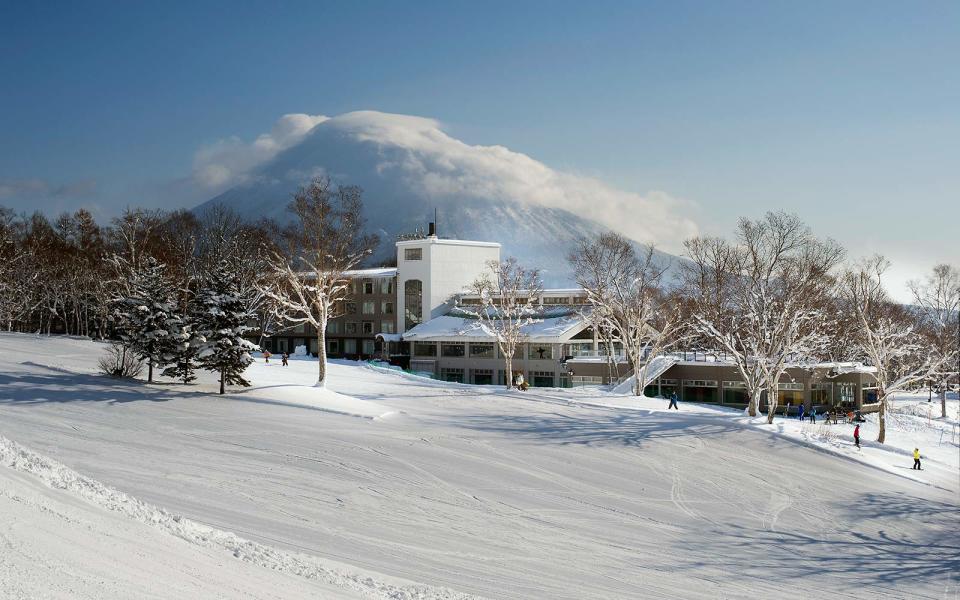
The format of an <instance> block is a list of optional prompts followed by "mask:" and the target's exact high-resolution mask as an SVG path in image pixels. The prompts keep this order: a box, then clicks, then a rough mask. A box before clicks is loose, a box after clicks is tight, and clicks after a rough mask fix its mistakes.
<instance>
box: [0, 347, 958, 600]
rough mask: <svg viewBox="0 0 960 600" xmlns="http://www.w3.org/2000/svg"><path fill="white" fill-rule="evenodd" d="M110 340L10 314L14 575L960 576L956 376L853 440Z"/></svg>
mask: <svg viewBox="0 0 960 600" xmlns="http://www.w3.org/2000/svg"><path fill="white" fill-rule="evenodd" d="M102 348H103V346H102V345H101V344H98V343H95V342H89V341H83V340H72V339H63V338H43V337H40V338H38V337H35V336H28V335H16V334H0V436H2V438H0V463H2V465H0V596H3V595H5V596H9V597H28V598H34V597H57V598H59V597H62V598H75V597H76V598H98V597H158V598H182V597H250V598H291V597H334V598H335V597H367V598H378V597H392V598H404V597H407V598H417V597H419V598H454V597H460V596H461V595H478V596H484V597H491V598H676V597H684V598H717V597H727V598H740V597H743V598H746V597H750V598H757V597H771V598H773V597H775V598H828V597H829V598H867V597H889V598H954V597H956V596H957V591H958V588H957V580H956V577H957V572H958V571H960V542H958V541H957V531H958V529H960V512H958V511H960V503H958V485H960V484H958V471H960V468H958V455H960V449H958V446H957V439H956V436H953V437H951V435H952V432H953V431H954V428H955V427H956V419H957V408H958V407H957V401H956V400H955V399H952V400H951V403H950V409H951V410H952V411H953V412H952V413H951V415H952V417H951V418H949V419H947V420H942V419H937V418H934V417H936V416H937V415H938V414H939V412H938V409H939V405H938V404H937V401H936V399H934V402H933V403H931V404H933V405H935V406H933V413H932V416H927V414H926V412H925V410H926V407H927V406H929V405H928V403H926V402H925V399H926V398H925V397H923V398H904V399H901V400H898V401H897V402H896V403H897V410H898V413H897V414H895V415H894V416H893V418H892V419H891V425H890V430H889V431H888V444H887V445H886V446H884V447H880V446H879V445H877V444H875V443H874V442H873V440H874V439H875V437H876V432H875V425H874V424H873V423H872V422H871V423H868V424H867V425H865V426H864V427H863V429H862V437H863V440H864V447H863V449H862V450H856V449H855V448H854V447H853V444H852V438H851V437H850V434H851V432H852V426H845V425H832V426H827V427H822V426H820V425H817V426H812V427H811V426H808V425H801V424H799V423H797V422H796V421H795V420H794V421H789V420H781V419H778V420H777V421H776V422H775V423H774V425H773V426H767V425H765V424H764V423H763V422H761V421H760V420H751V419H748V418H746V417H743V416H742V415H741V414H740V413H739V412H735V411H730V410H725V409H722V408H717V407H710V406H705V405H691V404H684V403H681V405H680V411H670V412H668V411H666V410H665V409H666V402H664V401H661V400H657V399H636V398H632V397H629V396H622V395H619V396H618V395H613V394H610V393H607V392H603V391H600V390H573V391H571V390H549V389H546V390H533V389H532V390H530V391H528V392H504V391H503V390H501V389H499V388H496V387H482V388H479V387H472V386H464V385H458V384H447V383H441V382H434V381H431V380H426V379H422V378H418V377H414V376H409V375H404V374H399V373H394V372H390V371H387V370H383V369H377V368H373V367H370V366H367V365H363V364H360V363H345V362H343V363H341V362H335V363H333V364H332V365H331V366H330V381H329V385H328V389H327V390H320V389H317V388H314V387H312V384H313V383H314V381H315V379H316V367H317V365H316V363H315V362H313V361H309V360H292V361H291V365H290V366H289V367H282V366H281V365H280V362H279V360H276V359H274V360H271V362H270V364H269V365H266V364H264V363H263V359H262V358H259V359H258V362H257V363H256V364H255V365H253V366H252V367H251V368H250V369H249V371H248V374H249V377H250V379H251V380H252V381H253V386H252V387H251V388H247V389H243V390H234V391H233V392H232V393H230V394H228V395H226V396H224V397H218V396H216V395H211V394H209V392H211V391H213V390H214V389H215V384H214V381H213V379H214V378H213V377H211V376H203V377H202V378H201V382H200V383H198V384H196V385H190V386H182V385H177V384H174V383H172V382H168V381H162V382H160V383H158V384H155V385H151V386H148V385H145V384H143V383H138V382H118V381H114V380H111V379H108V378H105V377H103V376H100V375H98V374H96V368H95V364H96V359H97V357H98V355H99V353H100V352H101V351H102ZM908 413H913V415H916V414H919V416H912V415H911V414H908ZM915 445H916V446H920V448H921V452H922V453H923V454H924V456H925V462H924V468H925V470H924V471H922V472H919V473H918V472H915V471H911V469H910V465H911V464H912V459H911V457H910V455H909V453H908V451H909V450H912V448H913V447H914V446H915ZM44 457H46V458H47V459H51V460H46V459H45V458H44ZM61 463H62V465H61ZM10 467H13V468H10ZM101 484H102V485H101ZM104 486H106V487H104Z"/></svg>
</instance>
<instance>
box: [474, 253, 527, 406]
mask: <svg viewBox="0 0 960 600" xmlns="http://www.w3.org/2000/svg"><path fill="white" fill-rule="evenodd" d="M487 268H488V269H489V271H490V272H489V273H484V274H483V275H482V276H480V277H478V278H477V279H476V280H475V281H474V282H473V284H472V285H471V286H470V288H471V291H473V292H474V293H476V294H477V295H479V296H480V304H479V305H478V306H476V307H468V306H464V307H461V309H462V310H464V311H466V312H468V313H470V314H472V315H473V316H475V317H476V318H477V321H478V326H479V327H480V328H481V329H482V330H483V331H484V332H485V333H486V334H487V335H489V336H491V337H493V338H495V339H496V340H497V346H498V347H499V348H500V354H501V356H503V360H504V365H505V367H506V385H507V389H510V388H512V387H513V357H514V356H515V355H516V352H517V348H518V347H519V346H520V345H521V344H522V343H523V342H524V340H526V339H527V337H528V336H527V335H526V333H525V332H524V328H525V327H528V326H529V325H533V324H535V323H539V322H540V319H539V318H538V317H539V314H540V312H541V307H540V304H539V300H538V299H539V298H540V295H541V294H542V292H543V283H542V282H541V280H540V271H539V270H538V269H528V268H525V267H522V266H520V265H519V264H517V259H516V258H513V257H510V258H507V259H506V260H503V261H496V260H492V261H489V262H488V263H487ZM491 275H492V276H493V278H492V279H491V277H490V276H491Z"/></svg>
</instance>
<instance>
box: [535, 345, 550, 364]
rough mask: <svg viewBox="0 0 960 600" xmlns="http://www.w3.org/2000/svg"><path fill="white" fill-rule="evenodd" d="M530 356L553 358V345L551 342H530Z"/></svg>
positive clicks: (541, 358)
mask: <svg viewBox="0 0 960 600" xmlns="http://www.w3.org/2000/svg"><path fill="white" fill-rule="evenodd" d="M529 356H530V358H531V359H533V360H549V359H552V358H553V346H552V345H550V344H530V354H529Z"/></svg>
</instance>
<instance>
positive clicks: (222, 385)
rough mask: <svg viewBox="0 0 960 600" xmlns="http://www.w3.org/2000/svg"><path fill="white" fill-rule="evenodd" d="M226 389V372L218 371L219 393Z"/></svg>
mask: <svg viewBox="0 0 960 600" xmlns="http://www.w3.org/2000/svg"><path fill="white" fill-rule="evenodd" d="M226 389H227V374H226V373H225V372H223V371H220V393H221V394H223V393H224V392H226Z"/></svg>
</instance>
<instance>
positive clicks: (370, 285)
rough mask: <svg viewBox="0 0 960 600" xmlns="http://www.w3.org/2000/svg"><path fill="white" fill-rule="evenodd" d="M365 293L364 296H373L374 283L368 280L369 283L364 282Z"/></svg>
mask: <svg viewBox="0 0 960 600" xmlns="http://www.w3.org/2000/svg"><path fill="white" fill-rule="evenodd" d="M363 293H364V294H372V293H373V282H372V281H369V280H367V281H364V282H363Z"/></svg>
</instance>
